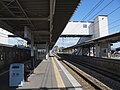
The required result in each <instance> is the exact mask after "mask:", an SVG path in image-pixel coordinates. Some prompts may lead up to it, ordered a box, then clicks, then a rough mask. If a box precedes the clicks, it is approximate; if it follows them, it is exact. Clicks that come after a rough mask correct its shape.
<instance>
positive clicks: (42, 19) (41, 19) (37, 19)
mask: <svg viewBox="0 0 120 90" xmlns="http://www.w3.org/2000/svg"><path fill="white" fill-rule="evenodd" d="M0 20H36V21H50V19H49V18H0Z"/></svg>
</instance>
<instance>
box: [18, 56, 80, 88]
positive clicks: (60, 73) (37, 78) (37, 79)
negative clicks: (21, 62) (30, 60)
mask: <svg viewBox="0 0 120 90" xmlns="http://www.w3.org/2000/svg"><path fill="white" fill-rule="evenodd" d="M17 90H82V88H81V85H80V84H79V83H78V82H77V81H76V80H75V78H74V77H73V76H72V75H71V74H70V73H69V72H68V71H67V70H66V69H65V68H64V67H63V66H62V64H61V63H60V62H59V61H58V60H57V59H56V58H55V57H50V58H49V60H43V61H42V62H41V63H40V64H39V65H38V66H37V67H36V69H35V70H34V73H33V74H32V75H31V76H30V77H29V78H28V82H24V85H23V86H22V87H18V88H17Z"/></svg>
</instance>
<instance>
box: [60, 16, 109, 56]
mask: <svg viewBox="0 0 120 90" xmlns="http://www.w3.org/2000/svg"><path fill="white" fill-rule="evenodd" d="M71 34H73V35H81V36H82V35H83V36H82V37H80V39H79V41H78V43H77V44H80V43H82V42H85V41H88V40H93V39H97V38H100V37H104V36H107V35H108V17H107V16H106V15H100V16H97V17H96V18H95V19H94V21H93V22H69V23H68V24H67V26H66V28H65V29H64V31H63V33H62V35H71ZM87 35H88V36H87ZM89 35H91V36H89ZM94 50H95V53H94V54H93V55H92V56H96V57H102V56H104V57H106V56H108V53H109V52H110V50H111V48H110V43H99V44H95V46H94ZM83 53H84V55H88V54H89V55H90V48H89V49H88V51H87V49H86V48H82V47H79V48H78V49H77V52H76V54H77V55H83Z"/></svg>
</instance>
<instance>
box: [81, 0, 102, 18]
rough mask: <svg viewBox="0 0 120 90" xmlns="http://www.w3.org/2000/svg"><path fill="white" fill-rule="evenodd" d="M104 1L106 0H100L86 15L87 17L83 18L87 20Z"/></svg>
mask: <svg viewBox="0 0 120 90" xmlns="http://www.w3.org/2000/svg"><path fill="white" fill-rule="evenodd" d="M103 1H104V0H101V1H99V2H98V3H97V4H96V5H95V6H94V7H93V8H92V9H91V10H90V11H89V12H88V13H87V14H86V15H85V17H83V18H82V20H85V19H86V18H88V16H90V15H91V13H92V12H93V11H95V10H96V9H97V8H98V7H99V6H100V5H101V4H102V3H103Z"/></svg>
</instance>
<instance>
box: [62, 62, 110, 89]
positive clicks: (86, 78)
mask: <svg viewBox="0 0 120 90" xmlns="http://www.w3.org/2000/svg"><path fill="white" fill-rule="evenodd" d="M61 63H62V64H63V65H64V66H65V67H66V68H67V70H68V71H69V72H70V73H71V74H72V75H73V76H74V77H75V78H76V79H77V80H78V81H79V83H80V84H81V85H82V86H83V88H84V89H85V90H112V89H111V88H109V87H107V86H106V85H105V84H103V83H101V82H100V81H98V80H97V79H95V78H93V77H91V76H90V75H88V74H87V73H85V72H83V71H82V70H80V69H79V68H77V67H76V66H74V65H73V64H71V63H69V62H67V61H65V60H63V61H61Z"/></svg>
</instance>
